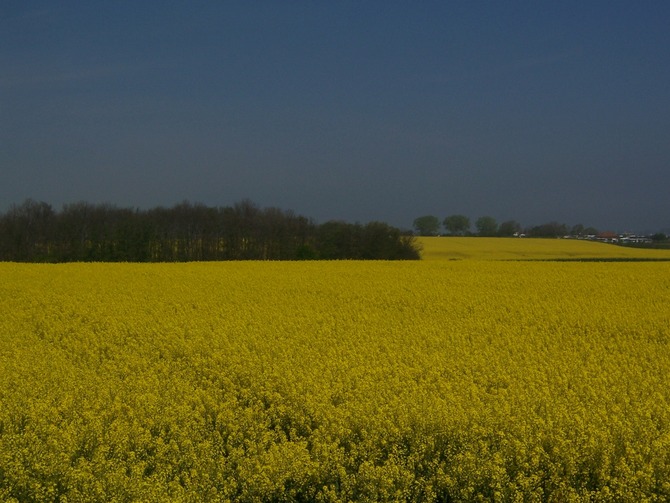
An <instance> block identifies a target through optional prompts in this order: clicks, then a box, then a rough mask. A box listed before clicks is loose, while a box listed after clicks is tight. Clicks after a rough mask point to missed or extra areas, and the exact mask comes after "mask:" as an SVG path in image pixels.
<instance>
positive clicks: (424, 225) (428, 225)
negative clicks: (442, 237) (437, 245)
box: [414, 215, 440, 236]
mask: <svg viewBox="0 0 670 503" xmlns="http://www.w3.org/2000/svg"><path fill="white" fill-rule="evenodd" d="M414 229H416V232H417V233H418V234H419V235H420V236H435V235H437V231H438V230H439V229H440V220H439V219H438V218H437V217H436V216H433V215H424V216H422V217H418V218H415V219H414Z"/></svg>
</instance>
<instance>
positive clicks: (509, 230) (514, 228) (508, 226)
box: [498, 220, 521, 237]
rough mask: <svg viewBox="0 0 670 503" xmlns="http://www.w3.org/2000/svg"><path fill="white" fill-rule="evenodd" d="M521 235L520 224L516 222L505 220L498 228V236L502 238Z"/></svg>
mask: <svg viewBox="0 0 670 503" xmlns="http://www.w3.org/2000/svg"><path fill="white" fill-rule="evenodd" d="M520 233H521V224H520V223H519V222H517V221H516V220H506V221H505V222H503V223H501V224H500V227H498V235H499V236H503V237H510V236H515V235H518V234H520Z"/></svg>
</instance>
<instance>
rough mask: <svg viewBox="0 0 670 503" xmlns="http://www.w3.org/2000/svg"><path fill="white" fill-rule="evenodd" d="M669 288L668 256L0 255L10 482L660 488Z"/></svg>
mask: <svg viewBox="0 0 670 503" xmlns="http://www.w3.org/2000/svg"><path fill="white" fill-rule="evenodd" d="M502 243H503V242H502V241H501V244H502ZM479 244H481V243H479ZM473 246H474V245H473ZM478 253H481V252H478ZM505 253H509V251H506V252H505ZM668 306H670V262H643V263H629V262H603V263H600V262H589V263H577V262H574V263H573V262H524V261H491V260H459V261H449V260H426V261H420V262H354V261H342V262H230V263H188V264H142V265H140V264H62V265H44V264H42V265H38V264H14V263H0V403H1V408H0V501H21V502H24V501H60V502H66V501H67V502H75V501H189V502H190V501H523V502H526V501H556V502H569V501H630V502H638V501H667V500H668V499H670V386H668V382H669V378H670V351H669V347H668V342H669V340H670V310H669V309H668Z"/></svg>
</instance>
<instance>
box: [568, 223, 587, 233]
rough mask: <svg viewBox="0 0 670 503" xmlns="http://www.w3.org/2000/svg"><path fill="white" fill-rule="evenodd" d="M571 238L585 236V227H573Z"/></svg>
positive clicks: (579, 225) (578, 225)
mask: <svg viewBox="0 0 670 503" xmlns="http://www.w3.org/2000/svg"><path fill="white" fill-rule="evenodd" d="M570 235H571V236H583V235H584V226H583V225H582V224H577V225H573V226H572V229H570Z"/></svg>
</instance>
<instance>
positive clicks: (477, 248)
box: [417, 237, 670, 260]
mask: <svg viewBox="0 0 670 503" xmlns="http://www.w3.org/2000/svg"><path fill="white" fill-rule="evenodd" d="M417 241H418V242H419V243H420V244H421V246H422V248H423V253H422V257H423V259H424V260H460V259H479V260H576V259H605V260H607V259H629V260H630V259H643V260H650V259H651V260H658V259H664V260H670V250H652V249H644V248H632V247H625V246H618V245H614V244H610V243H601V242H597V241H586V240H578V239H528V238H479V237H477V238H474V237H465V238H464V237H421V238H417Z"/></svg>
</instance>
